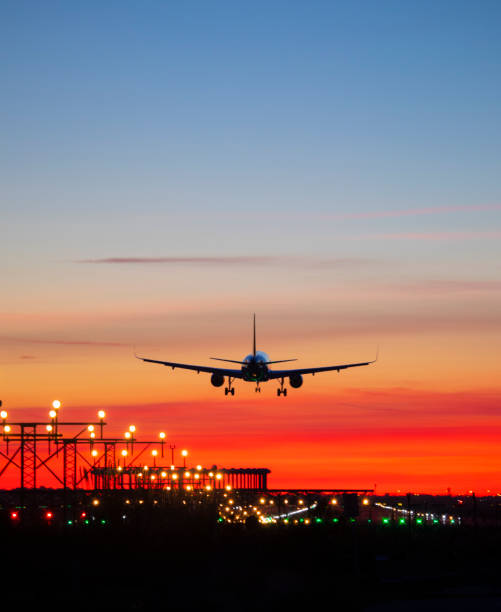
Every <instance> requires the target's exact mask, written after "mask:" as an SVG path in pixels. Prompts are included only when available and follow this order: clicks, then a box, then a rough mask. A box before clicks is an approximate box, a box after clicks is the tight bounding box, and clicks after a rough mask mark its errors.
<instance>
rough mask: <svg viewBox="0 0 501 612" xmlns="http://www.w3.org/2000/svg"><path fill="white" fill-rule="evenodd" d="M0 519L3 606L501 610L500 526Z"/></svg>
mask: <svg viewBox="0 0 501 612" xmlns="http://www.w3.org/2000/svg"><path fill="white" fill-rule="evenodd" d="M170 518H171V520H169V521H168V523H163V522H158V521H145V522H143V523H135V524H133V525H119V526H116V527H114V526H113V525H111V524H94V525H92V524H91V525H84V524H82V525H72V526H68V527H63V526H61V525H60V526H57V525H52V526H47V525H45V526H43V525H39V526H36V525H33V526H31V527H28V528H26V527H24V528H15V527H13V526H12V524H7V523H5V524H3V525H2V526H1V546H2V550H1V562H0V563H1V580H2V608H3V609H5V610H17V609H19V608H20V607H21V605H22V608H23V609H26V610H30V609H31V610H40V609H51V610H70V611H72V610H74V611H80V610H85V611H86V612H89V611H96V610H122V611H128V610H139V611H141V610H169V611H188V610H190V611H191V610H209V611H211V610H217V611H221V612H224V611H230V610H231V611H232V612H234V611H240V610H241V611H245V612H247V611H249V612H251V611H252V612H256V611H258V610H277V611H281V610H312V609H318V610H336V609H342V610H348V611H350V610H368V611H374V612H375V611H380V610H381V611H382V610H389V611H392V610H410V611H413V610H426V611H427V612H430V611H431V612H432V611H435V610H456V611H458V610H459V611H462V610H473V609H475V608H477V609H489V610H497V609H499V610H501V581H500V578H499V576H500V569H501V563H500V552H501V530H500V529H499V528H497V527H473V526H470V527H468V526H454V527H449V526H448V527H442V526H440V527H432V526H425V527H421V528H416V527H413V528H408V527H404V528H402V527H401V526H399V525H397V524H395V525H386V526H381V525H374V524H372V525H367V524H366V525H361V524H357V523H351V522H346V523H343V522H340V523H338V524H329V525H325V524H310V525H301V526H299V525H298V526H291V525H256V524H249V525H227V524H218V523H217V522H214V521H212V520H211V519H210V517H205V518H202V520H196V519H195V518H194V517H190V518H187V517H183V516H182V515H181V514H180V515H179V516H178V517H173V516H171V517H170Z"/></svg>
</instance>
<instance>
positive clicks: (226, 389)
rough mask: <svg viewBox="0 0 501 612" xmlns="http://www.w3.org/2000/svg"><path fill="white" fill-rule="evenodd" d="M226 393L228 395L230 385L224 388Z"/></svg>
mask: <svg viewBox="0 0 501 612" xmlns="http://www.w3.org/2000/svg"><path fill="white" fill-rule="evenodd" d="M224 394H225V395H228V387H225V388H224Z"/></svg>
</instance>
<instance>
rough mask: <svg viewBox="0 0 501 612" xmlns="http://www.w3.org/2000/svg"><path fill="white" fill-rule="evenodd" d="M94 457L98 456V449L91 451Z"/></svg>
mask: <svg viewBox="0 0 501 612" xmlns="http://www.w3.org/2000/svg"><path fill="white" fill-rule="evenodd" d="M90 454H91V455H92V456H93V457H97V450H96V449H94V450H93V451H91V453H90Z"/></svg>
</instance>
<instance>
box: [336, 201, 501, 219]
mask: <svg viewBox="0 0 501 612" xmlns="http://www.w3.org/2000/svg"><path fill="white" fill-rule="evenodd" d="M490 210H501V204H477V205H459V206H425V207H422V208H409V209H406V210H375V211H365V212H358V213H357V212H354V213H340V214H337V215H330V218H334V219H382V218H387V217H414V216H420V215H440V214H446V213H456V212H482V211H490Z"/></svg>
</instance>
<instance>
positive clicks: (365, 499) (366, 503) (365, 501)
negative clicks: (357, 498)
mask: <svg viewBox="0 0 501 612" xmlns="http://www.w3.org/2000/svg"><path fill="white" fill-rule="evenodd" d="M362 504H363V505H364V506H368V505H369V500H368V499H367V498H364V499H363V500H362Z"/></svg>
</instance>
